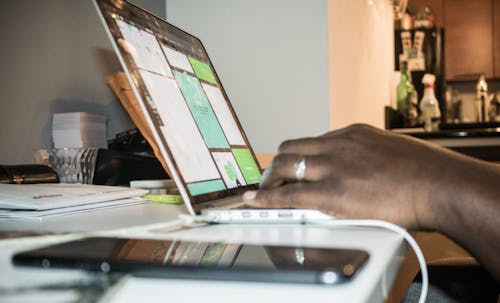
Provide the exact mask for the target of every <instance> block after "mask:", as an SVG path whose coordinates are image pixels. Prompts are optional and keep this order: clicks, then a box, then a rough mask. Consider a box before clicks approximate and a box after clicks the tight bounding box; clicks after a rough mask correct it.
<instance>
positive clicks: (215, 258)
mask: <svg viewBox="0 0 500 303" xmlns="http://www.w3.org/2000/svg"><path fill="white" fill-rule="evenodd" d="M368 258H369V255H368V253H367V252H366V251H363V250H358V249H344V248H330V247H299V246H281V245H263V244H262V245H256V244H247V243H232V242H227V243H226V242H206V241H184V240H156V239H155V240H152V239H132V238H105V237H94V238H84V239H81V240H76V241H70V242H65V243H60V244H55V245H51V246H48V247H43V248H39V249H34V250H30V251H26V252H21V253H18V254H16V255H14V257H13V262H14V264H15V265H21V266H36V267H43V268H74V269H84V270H89V271H98V272H105V273H114V272H122V273H131V274H133V275H137V276H145V277H160V278H175V279H180V278H185V279H209V280H231V281H257V282H281V283H311V284H326V285H333V284H338V283H343V282H347V281H349V280H350V279H352V278H353V277H354V276H355V275H356V274H357V273H358V272H359V271H360V269H361V268H362V267H363V265H364V264H365V263H366V262H367V260H368Z"/></svg>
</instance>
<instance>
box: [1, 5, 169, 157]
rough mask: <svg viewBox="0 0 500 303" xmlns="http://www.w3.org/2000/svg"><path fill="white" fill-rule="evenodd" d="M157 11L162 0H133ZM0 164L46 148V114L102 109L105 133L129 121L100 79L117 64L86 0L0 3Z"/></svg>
mask: <svg viewBox="0 0 500 303" xmlns="http://www.w3.org/2000/svg"><path fill="white" fill-rule="evenodd" d="M136 2H138V3H139V4H140V5H144V6H145V7H146V8H147V9H150V10H152V11H155V12H156V13H157V14H158V15H161V16H165V3H164V1H157V0H142V1H136ZM0 41H2V47H1V48H0V52H1V53H0V142H1V143H0V164H15V163H29V162H32V161H33V160H32V159H33V156H32V154H33V151H34V150H36V149H38V148H44V147H51V146H52V139H51V136H50V127H51V122H50V120H51V115H52V113H54V112H63V111H90V112H98V113H103V114H106V115H107V116H108V118H109V120H108V134H107V135H108V138H112V137H114V135H115V134H116V133H118V132H121V131H124V130H127V129H130V128H132V127H134V126H133V124H132V122H131V121H130V120H129V118H128V116H127V114H126V113H125V111H124V110H123V109H122V107H121V105H120V103H119V101H118V100H117V99H116V98H115V97H114V95H113V94H112V92H111V90H110V89H109V88H108V87H107V85H106V83H105V76H106V75H108V74H109V73H113V72H116V71H118V70H120V66H119V63H118V60H117V59H116V57H115V55H114V53H113V52H112V50H111V45H110V43H109V41H108V38H107V37H106V36H105V32H104V29H103V27H102V25H101V23H100V21H99V20H98V18H97V14H96V11H95V9H94V7H93V5H92V3H91V2H90V1H88V0H72V1H67V0H51V1H38V0H8V1H1V2H0Z"/></svg>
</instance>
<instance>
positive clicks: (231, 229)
mask: <svg viewBox="0 0 500 303" xmlns="http://www.w3.org/2000/svg"><path fill="white" fill-rule="evenodd" d="M184 212H185V209H184V207H180V206H170V205H158V204H144V205H134V206H127V207H121V208H114V209H107V210H101V211H93V212H87V213H81V214H75V215H71V216H64V217H50V218H46V219H44V220H42V221H31V222H30V221H16V222H9V223H6V222H1V223H0V230H39V231H41V230H44V231H53V232H68V231H70V232H80V233H75V234H66V235H59V236H49V237H43V238H25V239H18V240H4V241H0V272H1V276H0V285H2V290H0V301H2V302H8V301H9V300H12V301H13V302H15V301H20V300H19V298H21V299H22V301H24V302H29V301H30V299H35V298H36V300H33V301H34V302H35V301H36V302H43V301H44V299H45V300H46V301H47V302H57V301H64V302H67V301H71V300H72V299H71V298H72V297H71V296H72V295H74V294H72V293H71V292H68V291H66V292H65V293H57V292H53V293H51V292H48V293H47V292H42V293H37V292H36V291H35V292H33V294H35V296H31V297H30V296H29V294H28V296H27V297H26V296H25V294H23V296H21V297H19V296H16V293H15V292H11V291H10V292H9V291H5V290H7V289H9V288H10V289H16V288H18V287H19V285H24V286H29V285H37V283H40V281H44V282H47V283H57V281H66V282H67V281H71V280H72V279H73V280H75V281H81V280H82V279H86V278H88V276H89V274H87V273H85V272H82V271H78V270H42V269H31V268H18V267H14V266H13V265H12V264H11V261H10V259H11V256H12V254H14V253H15V252H17V251H20V250H25V249H28V248H32V247H36V246H40V245H44V244H46V243H54V242H57V241H63V240H68V239H72V238H77V237H82V236H86V235H112V236H119V237H141V238H157V239H174V238H175V239H179V240H207V241H217V240H224V241H235V242H238V241H242V240H245V242H246V243H249V244H252V243H253V244H259V243H260V244H271V243H272V244H281V245H286V244H289V245H315V244H320V245H326V246H331V247H339V248H342V247H346V248H357V249H363V250H366V251H367V252H368V253H369V254H370V258H369V260H368V263H367V264H366V265H365V267H364V268H363V269H362V271H361V272H359V274H358V275H356V277H355V279H353V281H351V282H349V283H345V284H342V285H335V286H323V285H297V284H278V283H249V282H222V281H195V280H174V279H152V278H135V277H126V278H124V279H122V281H121V282H119V283H118V284H117V285H115V286H114V287H112V288H111V289H110V290H109V291H108V292H107V295H106V296H105V297H104V298H103V299H102V301H103V302H165V301H166V300H167V301H169V302H196V301H203V302H204V303H208V302H217V303H221V302H253V303H254V302H269V301H270V300H279V301H282V300H286V301H287V302H301V303H303V302H382V301H383V300H384V298H385V297H386V294H387V292H388V291H389V290H390V287H391V285H392V282H393V279H394V277H395V274H396V272H397V270H398V268H399V264H400V263H401V261H402V259H403V257H402V255H403V254H404V252H405V245H404V244H403V240H402V238H401V237H400V236H399V235H396V234H394V233H391V232H388V231H384V230H380V229H371V228H325V227H319V226H311V225H291V224H289V225H277V224H274V225H210V226H205V227H198V228H195V229H187V230H182V231H176V232H169V230H171V228H172V226H171V225H172V222H174V221H175V220H177V218H178V214H180V213H184ZM146 224H149V226H150V227H151V226H155V228H153V230H152V231H149V230H145V229H144V225H146Z"/></svg>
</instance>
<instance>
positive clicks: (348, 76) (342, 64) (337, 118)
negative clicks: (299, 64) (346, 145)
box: [328, 0, 394, 129]
mask: <svg viewBox="0 0 500 303" xmlns="http://www.w3.org/2000/svg"><path fill="white" fill-rule="evenodd" d="M388 2H389V1H386V0H350V1H347V0H328V69H329V83H330V86H329V89H330V91H329V95H330V129H337V128H340V127H344V126H346V125H349V124H352V123H356V122H363V123H368V124H371V125H374V126H377V127H383V126H384V110H383V108H384V105H386V104H389V102H390V101H389V99H390V97H389V93H390V87H389V86H390V82H391V81H390V80H391V75H392V71H393V70H394V59H393V56H394V55H393V54H394V46H393V45H394V38H393V36H394V33H393V18H392V9H391V7H389V5H388Z"/></svg>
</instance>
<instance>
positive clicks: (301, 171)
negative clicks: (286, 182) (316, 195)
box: [295, 157, 306, 182]
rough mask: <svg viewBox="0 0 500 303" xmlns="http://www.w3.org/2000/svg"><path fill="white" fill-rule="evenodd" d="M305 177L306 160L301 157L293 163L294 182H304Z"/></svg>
mask: <svg viewBox="0 0 500 303" xmlns="http://www.w3.org/2000/svg"><path fill="white" fill-rule="evenodd" d="M305 176H306V158H305V157H301V158H300V159H299V160H298V161H297V162H295V180H297V181H298V182H301V181H304V178H305Z"/></svg>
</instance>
